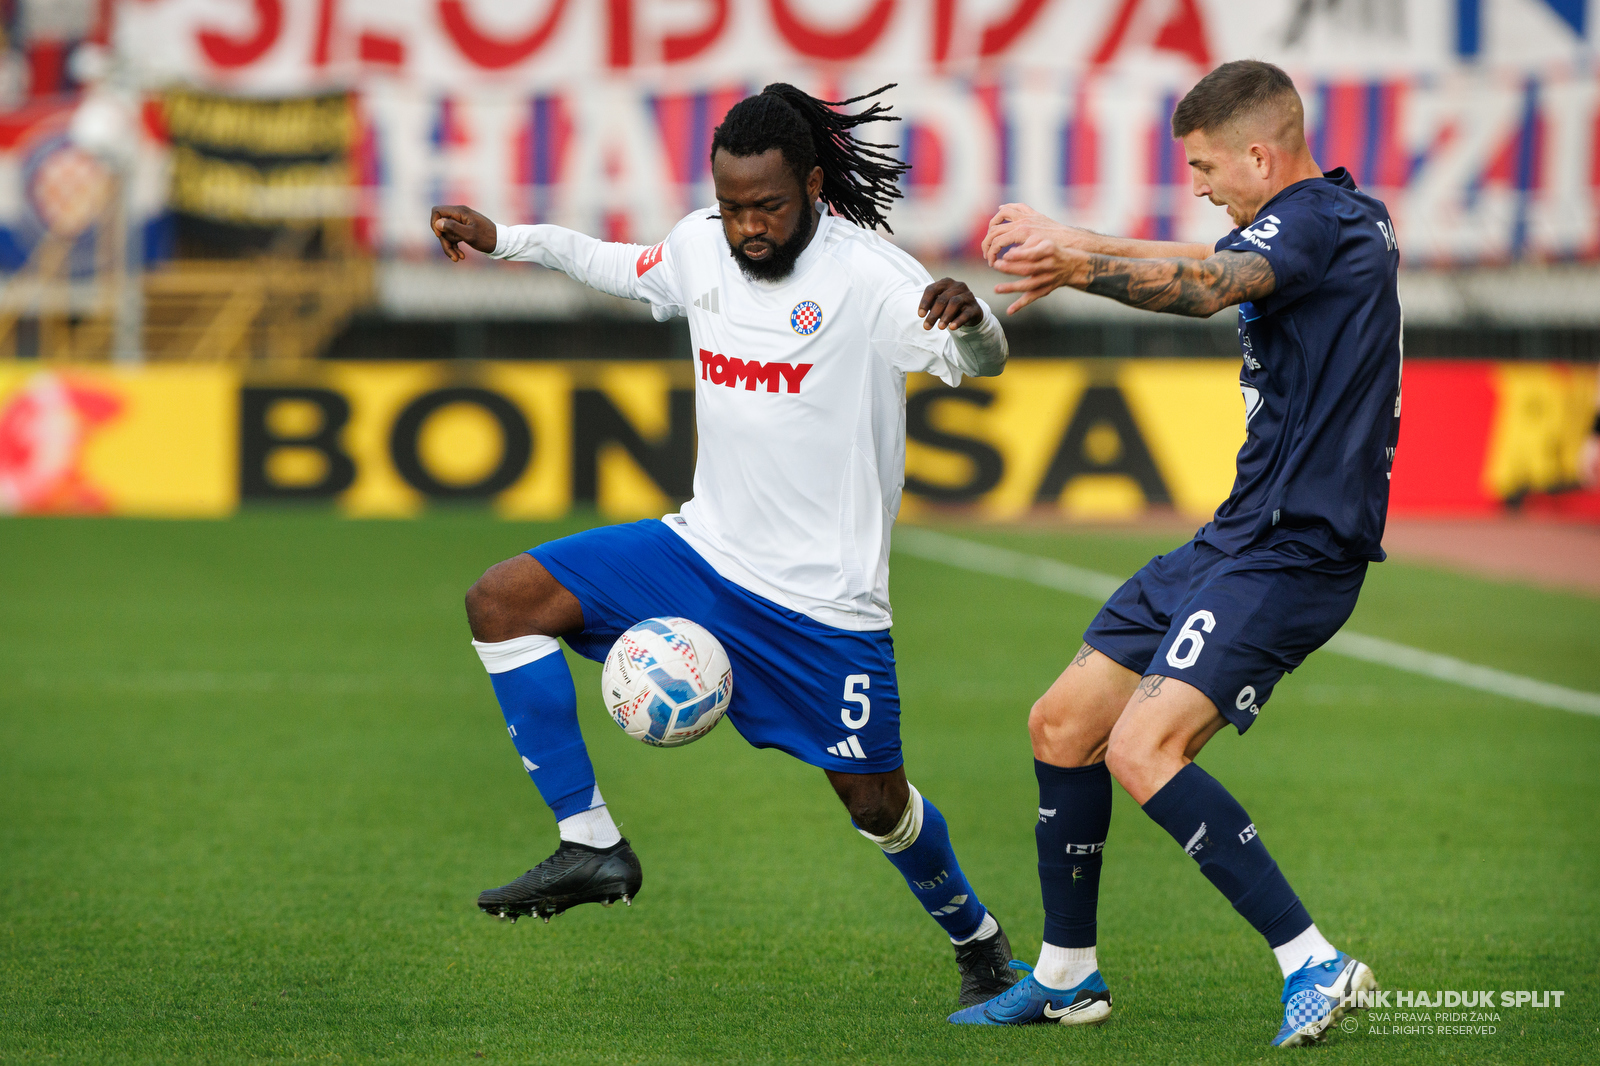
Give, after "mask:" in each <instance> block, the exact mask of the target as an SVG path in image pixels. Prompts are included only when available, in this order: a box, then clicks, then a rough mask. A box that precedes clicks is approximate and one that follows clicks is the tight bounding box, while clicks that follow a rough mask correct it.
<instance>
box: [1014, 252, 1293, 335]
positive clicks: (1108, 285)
mask: <svg viewBox="0 0 1600 1066" xmlns="http://www.w3.org/2000/svg"><path fill="white" fill-rule="evenodd" d="M995 269H996V270H1000V271H1003V272H1005V273H1007V274H1017V275H1021V280H1018V281H1012V282H1007V283H1005V284H1003V285H997V286H995V292H1016V293H1021V294H1022V295H1021V296H1020V297H1019V298H1018V299H1017V300H1016V302H1014V303H1013V304H1012V305H1011V307H1010V308H1009V311H1010V312H1011V313H1012V314H1015V313H1016V312H1017V311H1019V310H1021V309H1022V308H1024V307H1026V306H1027V305H1028V304H1030V303H1032V302H1033V301H1034V300H1037V299H1039V297H1041V296H1043V295H1045V294H1046V293H1048V292H1050V291H1052V290H1054V289H1057V288H1059V287H1060V286H1062V285H1068V286H1071V287H1072V288H1075V289H1082V290H1083V291H1084V292H1089V293H1093V294H1095V295H1096V296H1108V297H1110V298H1111V299H1113V300H1117V301H1120V302H1122V303H1125V304H1128V305H1129V306H1131V307H1139V308H1143V309H1144V310H1147V311H1165V312H1167V313H1168V314H1175V315H1190V316H1193V317H1197V318H1204V317H1207V316H1209V315H1213V314H1215V313H1216V312H1218V311H1220V310H1222V309H1223V308H1224V307H1229V306H1231V305H1233V304H1239V303H1244V302H1245V301H1246V300H1259V299H1260V298H1261V297H1263V296H1266V295H1268V294H1269V293H1271V292H1272V291H1273V289H1275V288H1276V287H1277V278H1276V277H1275V276H1274V275H1273V273H1272V264H1271V263H1269V262H1267V260H1266V257H1264V256H1262V255H1260V254H1259V253H1257V252H1218V253H1217V254H1215V255H1213V256H1211V257H1210V258H1208V259H1190V258H1187V257H1177V258H1170V259H1125V258H1122V257H1120V256H1110V255H1097V254H1092V253H1087V252H1083V251H1080V250H1078V249H1074V248H1063V247H1061V246H1060V245H1058V244H1056V243H1055V242H1054V241H1049V240H1032V241H1028V242H1027V243H1026V244H1023V245H1021V246H1019V247H1017V248H1013V249H1011V250H1010V251H1009V252H1007V253H1006V254H1005V255H1004V256H1003V257H1001V258H1000V259H998V260H996V261H995Z"/></svg>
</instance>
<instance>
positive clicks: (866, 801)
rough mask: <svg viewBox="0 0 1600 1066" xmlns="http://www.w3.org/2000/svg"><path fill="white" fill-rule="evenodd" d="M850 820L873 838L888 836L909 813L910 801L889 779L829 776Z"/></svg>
mask: <svg viewBox="0 0 1600 1066" xmlns="http://www.w3.org/2000/svg"><path fill="white" fill-rule="evenodd" d="M828 776H829V779H830V780H831V781H832V783H833V788H834V791H835V792H837V793H838V794H839V799H840V800H841V801H843V803H844V807H845V810H847V811H849V812H850V820H851V821H852V822H854V823H855V824H856V826H857V827H858V828H860V829H865V830H866V831H867V832H869V833H871V834H872V835H873V836H885V835H887V834H888V833H889V832H890V831H891V830H893V829H894V827H895V826H896V825H898V824H899V822H900V816H901V815H902V814H904V813H905V806H906V797H905V796H904V795H902V794H897V790H896V789H895V788H894V787H893V785H892V783H891V781H890V780H889V779H888V775H879V774H860V775H857V774H837V775H835V774H829V775H828Z"/></svg>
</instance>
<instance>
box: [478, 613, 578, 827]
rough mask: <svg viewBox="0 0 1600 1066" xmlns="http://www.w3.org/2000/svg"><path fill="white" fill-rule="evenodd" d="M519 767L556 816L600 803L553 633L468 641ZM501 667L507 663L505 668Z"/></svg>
mask: <svg viewBox="0 0 1600 1066" xmlns="http://www.w3.org/2000/svg"><path fill="white" fill-rule="evenodd" d="M473 645H474V646H475V647H477V649H478V654H479V655H480V656H481V657H482V658H483V662H484V666H485V667H487V668H488V670H489V680H490V681H491V682H493V684H494V694H495V696H496V697H497V698H498V699H499V700H500V711H501V713H502V714H504V715H505V718H506V730H507V731H508V732H509V733H510V734H511V742H512V743H513V744H515V745H516V747H517V754H519V755H521V756H522V765H523V768H524V769H526V770H527V771H528V775H529V776H530V777H532V778H533V783H534V784H535V785H536V786H538V788H539V794H540V795H541V796H543V797H544V801H545V803H547V804H549V805H550V809H551V810H552V811H554V812H555V815H556V820H557V821H560V820H561V819H563V818H569V817H571V816H572V815H574V814H581V813H582V812H584V811H587V810H590V809H592V808H594V807H598V806H600V805H601V804H602V803H603V802H604V801H603V800H602V799H601V798H600V789H599V787H598V786H596V784H595V780H594V764H592V763H591V762H590V761H589V749H588V748H586V747H585V746H584V743H583V733H582V731H581V730H579V728H578V696H577V693H576V692H575V691H574V690H573V687H572V671H571V670H569V669H568V668H567V659H566V656H564V655H562V654H561V647H560V645H559V644H557V643H556V641H555V639H554V638H552V637H518V638H516V639H515V640H508V641H503V642H501V643H500V644H482V643H480V642H478V641H473ZM506 667H509V669H507V668H506Z"/></svg>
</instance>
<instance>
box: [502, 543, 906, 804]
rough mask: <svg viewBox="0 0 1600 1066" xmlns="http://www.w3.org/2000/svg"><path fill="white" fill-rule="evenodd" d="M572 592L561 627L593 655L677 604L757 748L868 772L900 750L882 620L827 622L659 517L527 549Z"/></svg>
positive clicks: (892, 761) (896, 697) (884, 767)
mask: <svg viewBox="0 0 1600 1066" xmlns="http://www.w3.org/2000/svg"><path fill="white" fill-rule="evenodd" d="M528 554H529V555H531V556H533V557H534V558H535V559H537V560H539V562H540V563H542V564H543V565H544V568H545V569H546V570H549V571H550V573H551V574H552V575H553V576H554V577H555V579H556V580H557V581H559V582H561V584H562V586H563V587H564V588H566V590H567V591H568V592H571V593H572V594H573V595H574V596H576V597H577V598H578V603H579V605H580V606H581V607H582V608H583V632H581V633H573V634H571V635H570V636H568V637H567V638H566V641H567V644H568V646H570V647H571V648H572V650H573V651H575V652H577V653H578V654H579V655H582V656H584V657H585V658H587V659H593V660H595V661H596V662H604V661H605V657H606V654H607V653H608V652H609V651H610V650H611V645H612V644H614V643H616V640H617V638H618V637H619V636H621V635H622V633H623V632H624V631H625V630H626V629H628V628H629V627H630V626H632V625H633V624H634V623H636V622H640V621H643V620H644V619H646V618H655V617H660V616H663V615H666V616H671V615H676V616H678V617H680V618H687V619H689V620H691V621H694V622H698V623H700V624H701V625H703V626H705V627H706V628H707V629H708V630H710V631H711V633H712V634H713V635H714V636H715V637H716V638H717V640H719V641H721V642H722V646H723V648H725V649H726V650H727V652H728V660H729V662H730V663H731V664H732V666H733V700H732V701H731V702H730V703H729V705H728V712H727V714H728V720H729V721H730V722H732V723H733V726H734V728H735V729H737V730H738V731H739V734H740V736H742V737H744V739H745V740H747V741H749V742H750V743H751V744H753V745H755V746H756V747H758V748H777V749H778V750H779V751H785V752H788V753H789V754H790V755H793V756H794V757H795V758H797V759H799V760H800V761H801V762H806V763H810V764H811V765H812V766H820V767H822V768H823V769H824V770H839V771H842V772H844V773H852V774H876V773H884V772H887V771H889V770H893V769H895V768H896V767H898V766H900V765H901V763H902V762H903V761H904V760H903V759H902V757H901V755H900V690H899V685H898V683H897V681H896V678H895V671H894V642H893V641H892V640H891V639H890V637H889V631H888V630H887V629H883V630H876V631H873V632H868V633H858V632H854V631H851V630H848V629H835V628H834V627H832V626H828V625H823V624H822V623H821V622H818V621H815V620H813V619H810V618H807V617H806V616H805V615H803V614H800V613H799V612H797V611H791V610H789V609H788V608H786V607H780V606H778V605H777V604H775V603H773V602H772V601H771V600H767V599H763V598H762V597H760V596H757V595H756V594H755V593H753V592H750V591H748V590H747V589H744V588H742V587H740V586H739V585H735V584H734V583H733V582H731V581H729V580H728V579H727V578H725V577H723V576H722V575H721V574H719V573H717V572H716V571H715V570H714V569H712V568H711V564H710V563H707V562H706V561H705V560H704V559H703V558H701V557H700V554H699V553H698V552H696V551H695V550H694V549H693V548H691V547H689V545H688V544H687V543H685V542H684V540H683V538H682V537H680V536H678V535H677V534H676V533H674V532H673V531H672V530H671V529H670V528H668V527H667V524H666V523H665V522H662V521H660V520H657V519H650V520H647V521H644V522H632V523H629V524H626V525H618V526H601V527H599V528H597V529H590V530H587V531H585V532H583V533H577V534H574V535H573V536H570V537H563V538H561V539H560V540H554V541H551V542H550V543H548V544H541V545H540V546H539V547H537V548H533V549H531V550H530V551H529V552H528Z"/></svg>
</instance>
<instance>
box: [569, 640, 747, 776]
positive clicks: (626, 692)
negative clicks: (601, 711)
mask: <svg viewBox="0 0 1600 1066" xmlns="http://www.w3.org/2000/svg"><path fill="white" fill-rule="evenodd" d="M600 691H601V695H602V696H603V697H604V698H605V701H606V709H607V710H609V711H610V712H611V717H612V718H613V719H615V720H616V723H617V725H619V726H621V727H622V731H623V732H624V733H626V734H628V735H629V736H630V737H632V738H633V739H635V740H639V741H643V742H644V743H646V744H652V745H654V746H656V747H658V748H675V747H677V746H678V745H679V744H687V743H689V742H690V741H691V740H699V739H700V738H701V737H703V736H705V735H706V734H707V733H709V732H711V727H712V726H714V725H716V724H717V723H718V722H720V721H721V720H722V713H723V712H724V711H726V710H727V709H728V702H729V701H730V700H731V699H733V667H732V666H730V665H729V663H728V653H727V652H726V651H724V650H723V649H722V644H721V643H720V642H719V641H718V640H717V638H716V637H714V636H712V635H711V633H710V632H709V631H707V630H706V628H705V627H704V626H702V625H699V624H698V623H695V622H691V621H689V620H688V619H687V618H646V619H645V620H644V621H643V622H640V623H638V624H637V625H635V626H634V627H632V628H631V629H629V630H628V631H627V632H626V633H624V634H622V636H620V637H618V638H617V642H616V643H615V644H613V645H612V646H611V653H610V654H609V655H607V656H606V665H605V669H604V670H603V671H602V672H601V674H600Z"/></svg>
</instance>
